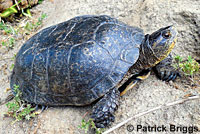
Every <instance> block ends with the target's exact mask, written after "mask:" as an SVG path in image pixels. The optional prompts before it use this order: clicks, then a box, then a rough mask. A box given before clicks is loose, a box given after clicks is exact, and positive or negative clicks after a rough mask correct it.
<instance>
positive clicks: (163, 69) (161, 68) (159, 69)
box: [153, 54, 181, 81]
mask: <svg viewBox="0 0 200 134" xmlns="http://www.w3.org/2000/svg"><path fill="white" fill-rule="evenodd" d="M172 60H173V58H172V55H171V54H169V55H168V57H167V58H165V59H164V60H163V61H161V62H160V63H158V64H157V65H156V66H155V67H153V70H154V72H155V73H156V75H157V77H158V78H159V79H161V80H163V81H170V80H172V81H174V80H175V79H176V77H177V76H179V77H180V76H181V75H180V73H179V72H178V71H176V69H175V68H174V67H173V66H172Z"/></svg>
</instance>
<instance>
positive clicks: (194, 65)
mask: <svg viewBox="0 0 200 134" xmlns="http://www.w3.org/2000/svg"><path fill="white" fill-rule="evenodd" d="M175 61H176V65H175V67H176V68H177V69H179V70H181V71H183V72H184V74H185V75H187V76H188V75H189V76H192V77H193V75H194V74H196V73H199V71H200V65H199V63H198V62H197V61H196V60H194V59H193V58H192V57H191V56H188V58H187V60H186V61H183V58H182V57H180V56H179V55H177V56H175Z"/></svg>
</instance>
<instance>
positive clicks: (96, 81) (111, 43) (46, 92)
mask: <svg viewBox="0 0 200 134" xmlns="http://www.w3.org/2000/svg"><path fill="white" fill-rule="evenodd" d="M143 39H144V34H143V31H142V30H141V29H139V28H136V27H131V26H128V25H126V24H124V23H122V22H120V21H118V20H117V19H114V18H111V17H109V16H105V15H102V16H79V17H75V18H73V19H71V20H69V21H66V22H63V23H60V24H57V25H54V26H51V27H48V28H46V29H44V30H42V31H40V32H39V33H37V34H36V35H34V36H33V37H32V38H30V39H29V40H28V41H27V42H26V43H25V44H24V45H23V46H22V47H21V49H20V50H19V52H18V53H17V56H16V61H15V67H14V69H13V72H12V75H11V88H12V89H13V88H14V84H16V85H19V87H20V90H21V91H22V98H23V99H24V100H26V101H27V102H30V103H35V104H41V105H87V104H90V103H92V102H93V101H95V100H97V99H98V98H100V97H102V96H103V95H104V94H105V93H106V92H108V90H109V89H111V88H113V87H114V86H116V85H117V84H118V83H119V81H121V80H122V79H123V76H124V75H125V74H126V73H127V71H128V69H129V68H130V67H131V66H132V65H133V64H134V63H135V62H136V60H137V59H138V57H139V47H140V44H141V42H142V40H143Z"/></svg>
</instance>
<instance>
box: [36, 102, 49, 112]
mask: <svg viewBox="0 0 200 134" xmlns="http://www.w3.org/2000/svg"><path fill="white" fill-rule="evenodd" d="M40 107H41V112H40V113H42V112H44V111H45V110H47V109H48V106H44V105H38V104H36V105H35V111H38V110H39V109H40Z"/></svg>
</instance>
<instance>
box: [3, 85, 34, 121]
mask: <svg viewBox="0 0 200 134" xmlns="http://www.w3.org/2000/svg"><path fill="white" fill-rule="evenodd" d="M14 94H15V97H14V100H13V102H8V103H7V104H6V107H7V108H8V111H7V113H6V114H5V115H7V116H9V117H13V118H14V119H15V121H13V122H12V123H15V122H16V121H21V120H23V119H25V120H30V119H31V118H33V117H35V116H36V114H38V113H37V112H35V108H33V107H32V106H31V105H30V104H26V103H25V102H24V101H23V100H21V96H22V92H21V91H20V90H19V86H18V85H14Z"/></svg>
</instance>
